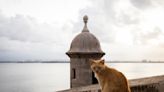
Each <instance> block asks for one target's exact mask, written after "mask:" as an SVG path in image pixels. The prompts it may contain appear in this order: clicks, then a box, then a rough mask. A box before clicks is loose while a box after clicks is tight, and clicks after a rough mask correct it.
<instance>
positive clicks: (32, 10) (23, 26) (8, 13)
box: [0, 0, 164, 61]
mask: <svg viewBox="0 0 164 92" xmlns="http://www.w3.org/2000/svg"><path fill="white" fill-rule="evenodd" d="M84 15H88V17H89V20H88V29H89V30H90V32H91V33H92V34H94V35H95V36H96V37H97V38H98V39H99V41H100V44H101V48H102V50H103V51H104V52H105V53H106V55H105V56H104V57H103V58H104V59H106V60H121V61H124V60H128V61H141V60H153V61H163V60H164V17H163V16H164V1H163V0H0V61H4V60H13V61H17V60H25V61H28V60H29V61H31V60H43V61H45V60H69V57H68V56H67V55H66V54H65V53H66V52H67V51H68V50H69V48H70V44H71V41H72V40H73V38H74V37H75V36H76V35H77V34H79V33H81V31H82V29H83V26H84V24H83V20H82V19H83V16H84Z"/></svg>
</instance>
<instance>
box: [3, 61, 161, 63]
mask: <svg viewBox="0 0 164 92" xmlns="http://www.w3.org/2000/svg"><path fill="white" fill-rule="evenodd" d="M0 63H70V61H0ZM106 63H164V61H107V62H106Z"/></svg>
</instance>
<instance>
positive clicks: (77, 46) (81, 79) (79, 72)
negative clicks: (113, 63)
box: [66, 16, 105, 88]
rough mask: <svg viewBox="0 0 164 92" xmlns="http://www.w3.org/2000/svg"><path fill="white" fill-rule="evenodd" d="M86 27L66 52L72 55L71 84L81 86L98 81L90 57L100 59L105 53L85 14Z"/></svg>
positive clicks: (72, 86)
mask: <svg viewBox="0 0 164 92" xmlns="http://www.w3.org/2000/svg"><path fill="white" fill-rule="evenodd" d="M83 20H84V24H85V25H84V28H83V30H82V32H81V33H80V34H79V35H77V36H76V37H75V38H74V39H73V40H72V43H71V46H70V50H69V51H68V52H66V54H67V55H68V56H69V57H70V72H71V74H70V81H71V82H70V83H71V84H70V86H71V88H74V87H81V86H86V85H91V84H96V83H98V82H97V80H96V79H95V77H94V74H93V72H92V71H91V69H90V63H89V59H100V58H101V57H103V55H105V53H104V52H103V51H102V50H101V46H100V43H99V41H98V39H97V38H96V37H95V36H94V35H93V34H91V33H90V32H89V30H88V28H87V22H88V17H87V16H84V17H83Z"/></svg>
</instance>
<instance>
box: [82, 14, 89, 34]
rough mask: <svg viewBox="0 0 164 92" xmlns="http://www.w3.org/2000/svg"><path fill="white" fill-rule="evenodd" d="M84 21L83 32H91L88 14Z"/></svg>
mask: <svg viewBox="0 0 164 92" xmlns="http://www.w3.org/2000/svg"><path fill="white" fill-rule="evenodd" d="M83 21H84V28H83V30H82V32H89V30H88V28H87V22H88V16H87V15H85V16H84V17H83Z"/></svg>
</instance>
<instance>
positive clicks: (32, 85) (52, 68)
mask: <svg viewBox="0 0 164 92" xmlns="http://www.w3.org/2000/svg"><path fill="white" fill-rule="evenodd" d="M107 65H108V66H110V67H113V68H116V69H117V70H119V71H121V72H123V73H124V74H125V76H126V77H127V78H128V79H135V78H142V77H148V76H156V75H164V63H108V64H107ZM69 86H70V65H69V63H1V64H0V92H56V91H57V90H63V89H68V88H69Z"/></svg>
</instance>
